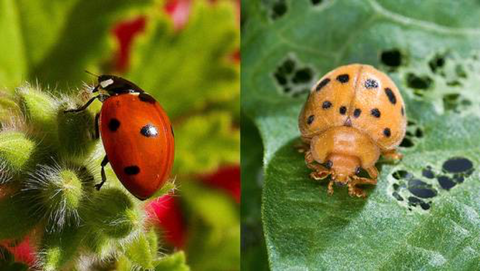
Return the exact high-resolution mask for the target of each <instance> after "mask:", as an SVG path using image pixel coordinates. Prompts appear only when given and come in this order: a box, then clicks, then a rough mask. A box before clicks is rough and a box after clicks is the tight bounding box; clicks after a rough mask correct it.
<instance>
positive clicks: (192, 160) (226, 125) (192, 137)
mask: <svg viewBox="0 0 480 271" xmlns="http://www.w3.org/2000/svg"><path fill="white" fill-rule="evenodd" d="M175 136H176V138H175V142H176V143H177V146H176V147H175V148H176V153H175V169H176V171H179V172H181V173H182V174H188V173H199V172H211V171H213V170H215V169H216V168H218V166H220V165H222V164H233V163H238V160H239V152H240V150H239V145H240V132H239V130H238V129H235V128H234V127H232V117H231V115H230V114H229V113H227V112H221V111H217V112H211V113H209V114H206V115H200V116H192V117H190V118H189V119H188V120H186V121H185V122H184V123H181V125H180V126H179V127H178V128H176V129H175ZM192 152H194V154H193V155H192Z"/></svg>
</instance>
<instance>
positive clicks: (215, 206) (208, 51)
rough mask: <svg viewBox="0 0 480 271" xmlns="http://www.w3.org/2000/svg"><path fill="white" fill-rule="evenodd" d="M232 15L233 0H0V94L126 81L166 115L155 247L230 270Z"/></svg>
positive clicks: (235, 58)
mask: <svg viewBox="0 0 480 271" xmlns="http://www.w3.org/2000/svg"><path fill="white" fill-rule="evenodd" d="M239 12H240V11H239V3H238V2H237V1H233V0H232V1H230V0H218V1H208V0H191V1H190V0H172V1H154V0H152V1H149V0H140V1H122V0H121V1H118V0H115V1H113V0H107V1H93V0H87V1H79V0H67V1H65V0H54V1H46V0H45V1H43V0H41V1H26V0H20V1H15V0H0V40H1V41H2V42H1V44H0V52H1V54H0V88H1V89H2V97H6V96H9V95H12V94H13V93H15V91H16V88H18V87H20V86H22V85H24V84H25V83H26V82H28V83H30V84H32V85H38V86H40V87H41V88H44V89H48V90H47V91H48V92H49V93H50V94H52V95H54V96H56V97H60V96H65V95H68V96H70V97H75V98H76V99H77V100H82V101H85V98H86V97H84V96H85V91H84V89H85V88H84V86H83V85H84V84H85V83H86V84H89V85H92V84H94V83H95V78H93V77H91V76H90V75H88V74H86V73H85V72H84V70H88V71H90V72H92V73H95V74H115V75H119V76H122V77H125V78H127V79H128V80H130V81H132V82H135V83H136V84H137V85H139V86H140V87H141V88H143V89H144V90H145V91H147V92H148V93H150V94H151V95H153V96H154V97H155V98H156V99H157V100H158V101H159V102H160V104H161V105H162V106H163V108H164V109H165V110H166V112H167V114H168V115H169V116H170V119H171V120H172V122H173V126H174V129H175V136H176V138H175V140H176V142H175V143H176V152H175V163H174V170H173V172H172V177H173V178H174V179H175V185H176V191H175V194H174V196H173V197H169V198H168V200H167V199H161V200H158V201H157V202H155V203H154V204H152V205H153V208H154V211H153V213H155V215H156V216H157V217H158V218H159V219H160V221H157V224H158V225H157V227H158V229H159V231H160V232H163V233H162V234H160V235H159V237H160V238H161V239H163V241H161V242H160V245H159V247H160V249H159V252H161V253H166V254H170V253H172V252H174V251H178V250H184V251H185V252H186V263H187V265H189V266H190V268H191V269H192V270H238V269H239V262H240V251H239V247H240V227H239V221H240V207H239V200H240V194H239V193H240V191H239V189H240V188H239V186H240V175H239V162H240V161H239V160H240V148H239V146H240V132H239V126H240V108H239V99H240V90H239V68H240V60H239V40H240V36H239ZM2 106H4V104H2ZM100 107H101V103H100V102H95V103H94V104H93V105H92V107H91V108H90V110H91V112H96V111H99V110H100ZM9 110H11V109H9V107H7V106H5V107H3V108H2V111H1V112H2V114H3V116H8V114H10V113H12V114H13V111H9ZM5 119H7V118H2V120H5ZM99 144H100V145H101V143H99ZM97 149H101V147H99V146H97ZM99 167H100V164H98V168H99ZM108 168H109V166H108ZM108 171H109V172H108V174H109V183H110V184H112V183H115V182H117V184H115V185H118V183H119V182H118V180H116V179H113V178H114V177H112V176H113V175H112V172H111V170H110V169H108ZM95 178H96V179H98V176H95ZM110 184H108V183H107V185H110ZM112 185H114V184H112ZM2 186H3V187H2ZM107 187H108V186H107ZM2 190H3V191H2ZM0 192H2V193H0V196H5V194H6V195H7V196H8V191H7V188H6V186H5V185H1V184H0ZM164 200H167V201H168V202H170V203H168V204H166V203H165V204H164V203H163V202H164ZM172 201H174V202H175V203H171V202H172ZM167 207H168V208H167ZM2 212H4V213H5V210H2V209H0V217H1V214H2ZM150 213H152V211H151V212H150ZM169 221H170V223H169ZM171 221H174V222H171ZM162 236H165V238H162ZM33 239H34V238H33ZM10 241H11V240H10ZM17 241H18V242H19V240H17ZM32 246H35V243H34V242H33V244H32ZM162 270H163V269H162Z"/></svg>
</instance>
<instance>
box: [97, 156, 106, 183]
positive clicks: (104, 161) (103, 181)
mask: <svg viewBox="0 0 480 271" xmlns="http://www.w3.org/2000/svg"><path fill="white" fill-rule="evenodd" d="M107 164H108V157H107V156H106V155H105V157H104V158H103V160H102V164H101V166H102V171H101V174H102V182H101V183H98V184H96V185H95V188H96V189H97V190H100V188H102V185H103V184H104V183H105V182H106V181H107V176H106V175H105V166H106V165H107Z"/></svg>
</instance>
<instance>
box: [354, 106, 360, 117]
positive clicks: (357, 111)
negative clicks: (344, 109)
mask: <svg viewBox="0 0 480 271" xmlns="http://www.w3.org/2000/svg"><path fill="white" fill-rule="evenodd" d="M360 114H362V110H360V108H357V109H355V111H353V116H354V117H355V118H358V117H360Z"/></svg>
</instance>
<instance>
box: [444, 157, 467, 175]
mask: <svg viewBox="0 0 480 271" xmlns="http://www.w3.org/2000/svg"><path fill="white" fill-rule="evenodd" d="M442 167H443V169H444V170H445V171H447V172H450V173H461V172H468V171H470V170H472V168H473V164H472V162H471V161H470V160H468V159H467V158H463V157H454V158H450V159H448V160H447V161H446V162H445V163H443V166H442Z"/></svg>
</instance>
